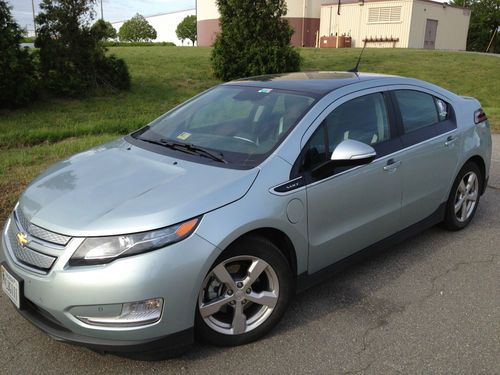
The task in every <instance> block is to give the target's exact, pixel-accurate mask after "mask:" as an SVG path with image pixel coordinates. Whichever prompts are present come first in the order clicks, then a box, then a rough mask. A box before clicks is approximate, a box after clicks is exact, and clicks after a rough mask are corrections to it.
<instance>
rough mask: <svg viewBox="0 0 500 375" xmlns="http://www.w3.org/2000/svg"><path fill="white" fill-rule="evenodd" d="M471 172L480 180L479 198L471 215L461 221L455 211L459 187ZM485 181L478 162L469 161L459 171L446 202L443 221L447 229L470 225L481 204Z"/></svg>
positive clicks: (453, 229) (455, 229) (458, 228)
mask: <svg viewBox="0 0 500 375" xmlns="http://www.w3.org/2000/svg"><path fill="white" fill-rule="evenodd" d="M469 173H474V174H475V175H476V176H477V181H478V189H477V200H476V203H475V205H474V207H473V209H472V211H471V213H470V214H469V216H468V217H467V218H466V219H465V220H464V221H460V220H459V219H458V218H457V214H456V213H455V202H456V200H457V194H459V192H458V188H459V185H460V182H461V181H462V179H463V178H464V177H465V176H466V175H467V174H469ZM483 183H484V177H483V175H482V173H481V170H480V169H479V167H478V166H477V164H476V163H474V162H472V161H469V162H467V163H466V164H465V165H464V166H463V167H462V169H461V170H460V172H459V173H458V175H457V177H456V179H455V181H454V183H453V186H452V188H451V191H450V196H449V197H448V201H447V202H446V213H445V218H444V221H443V223H442V226H443V227H444V228H445V229H448V230H452V231H458V230H461V229H463V228H465V227H466V226H467V225H469V223H470V222H471V221H472V219H473V218H474V215H475V214H476V210H477V207H478V205H479V200H480V198H481V192H482V191H483Z"/></svg>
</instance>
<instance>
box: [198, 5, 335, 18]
mask: <svg viewBox="0 0 500 375" xmlns="http://www.w3.org/2000/svg"><path fill="white" fill-rule="evenodd" d="M329 2H331V0H287V2H286V6H287V14H286V17H290V18H291V17H294V18H295V17H297V18H301V17H306V18H319V15H320V12H321V5H322V4H327V3H329ZM197 6H198V21H203V20H212V19H217V18H219V10H218V8H217V3H216V0H198V2H197Z"/></svg>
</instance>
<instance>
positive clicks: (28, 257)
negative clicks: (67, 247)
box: [7, 221, 57, 271]
mask: <svg viewBox="0 0 500 375" xmlns="http://www.w3.org/2000/svg"><path fill="white" fill-rule="evenodd" d="M7 236H8V240H9V244H10V248H11V249H12V253H13V254H14V256H15V257H16V258H17V260H18V261H20V262H22V263H24V264H26V265H28V266H30V267H35V268H37V269H39V270H43V271H48V270H49V269H50V268H51V267H52V265H53V264H54V262H55V261H56V259H57V258H55V257H52V256H50V255H46V254H42V253H40V252H38V251H35V250H32V249H30V248H29V247H27V246H24V247H23V246H21V245H19V243H18V242H17V237H16V236H17V230H16V224H15V223H14V221H11V223H10V228H9V231H8V233H7Z"/></svg>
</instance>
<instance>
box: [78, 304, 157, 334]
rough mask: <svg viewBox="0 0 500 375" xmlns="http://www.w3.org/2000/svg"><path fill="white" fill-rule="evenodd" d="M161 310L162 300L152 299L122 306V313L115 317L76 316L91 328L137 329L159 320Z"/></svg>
mask: <svg viewBox="0 0 500 375" xmlns="http://www.w3.org/2000/svg"><path fill="white" fill-rule="evenodd" d="M162 309H163V298H152V299H148V300H145V301H138V302H129V303H124V304H122V311H121V313H120V314H119V315H117V316H110V317H103V316H99V317H92V316H77V318H78V319H79V320H81V321H82V322H84V323H86V324H90V325H93V326H108V327H137V326H143V325H147V324H152V323H155V322H157V321H158V320H160V317H161V312H162Z"/></svg>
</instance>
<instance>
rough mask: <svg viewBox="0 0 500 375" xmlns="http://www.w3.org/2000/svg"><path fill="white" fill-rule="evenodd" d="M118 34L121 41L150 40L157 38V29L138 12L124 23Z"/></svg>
mask: <svg viewBox="0 0 500 375" xmlns="http://www.w3.org/2000/svg"><path fill="white" fill-rule="evenodd" d="M118 36H119V37H120V41H121V42H149V41H150V40H154V39H156V30H155V29H154V28H153V26H151V24H150V23H149V22H148V20H146V19H145V18H144V16H141V15H140V14H136V15H135V16H134V17H132V18H131V19H129V20H128V21H125V22H124V23H123V25H122V26H121V27H120V30H119V31H118Z"/></svg>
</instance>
